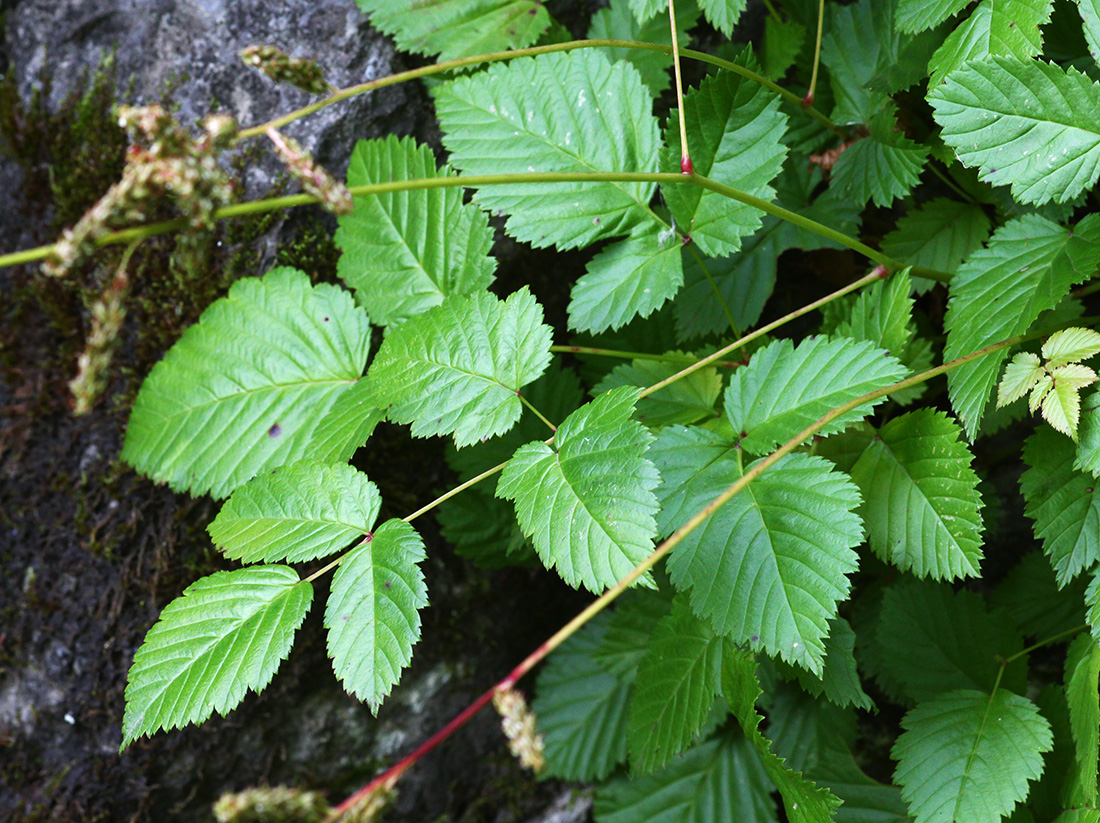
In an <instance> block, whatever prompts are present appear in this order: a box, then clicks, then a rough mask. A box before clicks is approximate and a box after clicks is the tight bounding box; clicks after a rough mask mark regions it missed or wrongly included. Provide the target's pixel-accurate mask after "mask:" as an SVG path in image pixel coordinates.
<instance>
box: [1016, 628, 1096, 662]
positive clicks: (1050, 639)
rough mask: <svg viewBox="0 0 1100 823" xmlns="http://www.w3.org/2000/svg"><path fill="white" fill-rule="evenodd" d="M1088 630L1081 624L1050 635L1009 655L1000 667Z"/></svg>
mask: <svg viewBox="0 0 1100 823" xmlns="http://www.w3.org/2000/svg"><path fill="white" fill-rule="evenodd" d="M1088 628H1089V626H1088V624H1087V623H1082V624H1081V625H1080V626H1074V627H1073V628H1072V629H1066V630H1065V631H1064V632H1058V634H1052V635H1051V636H1050V637H1048V638H1046V639H1045V640H1040V641H1039V642H1038V643H1032V644H1031V645H1030V646H1028V647H1027V648H1026V649H1020V651H1018V652H1016V654H1013V655H1010V656H1008V657H1006V658H1005V659H1004V660H1003V661H1002V662H1001V666H1002V667H1003V666H1007V665H1008V664H1009V663H1012V662H1014V661H1016V660H1018V659H1020V658H1021V657H1023V656H1024V655H1025V654H1031V653H1032V652H1033V651H1035V650H1036V649H1041V648H1043V646H1049V645H1050V644H1052V643H1059V642H1061V641H1062V640H1063V639H1064V638H1066V637H1071V636H1073V635H1075V634H1077V633H1078V632H1082V631H1086V630H1088Z"/></svg>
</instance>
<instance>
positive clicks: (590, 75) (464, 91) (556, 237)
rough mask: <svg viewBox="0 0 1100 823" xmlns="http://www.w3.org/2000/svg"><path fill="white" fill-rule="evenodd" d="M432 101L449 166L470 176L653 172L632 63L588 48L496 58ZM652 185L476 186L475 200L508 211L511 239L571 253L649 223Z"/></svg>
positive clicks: (652, 139) (649, 127)
mask: <svg viewBox="0 0 1100 823" xmlns="http://www.w3.org/2000/svg"><path fill="white" fill-rule="evenodd" d="M435 101H436V114H437V115H438V117H439V122H440V126H441V127H442V129H443V145H444V146H446V148H447V149H448V151H450V152H451V156H450V162H451V164H452V165H453V166H454V167H455V168H457V169H461V171H462V172H463V173H464V174H467V175H471V174H525V173H529V172H536V171H537V172H593V171H614V172H622V171H639V172H641V171H656V170H657V149H658V146H659V145H660V135H659V133H658V130H657V121H656V120H655V119H654V117H653V115H652V114H651V111H650V110H651V108H652V105H653V101H652V99H651V98H650V96H649V92H648V91H647V90H646V88H645V86H643V85H642V81H641V78H640V77H639V76H638V73H637V71H636V70H635V69H634V67H633V66H630V65H628V64H626V63H621V62H620V63H616V64H614V65H612V64H611V63H609V62H608V59H607V57H605V56H604V55H603V54H600V53H599V52H598V51H596V50H595V49H585V50H582V51H576V52H572V53H569V54H565V53H557V54H544V55H541V56H539V57H532V58H525V59H520V60H513V61H510V62H508V63H507V64H503V63H501V64H497V65H494V66H492V67H490V68H489V69H487V70H485V71H483V72H479V73H478V74H475V75H473V76H472V77H465V78H462V79H459V80H455V81H453V82H451V83H447V84H444V85H442V86H440V87H439V88H437V89H436V91H435ZM566 113H568V116H566ZM501 146H507V147H508V151H507V152H506V153H502V152H501ZM653 189H654V185H653V184H652V183H645V182H639V183H512V184H509V185H507V186H484V187H481V188H480V189H478V190H477V193H476V194H475V196H474V199H475V200H476V201H477V202H478V203H479V204H480V205H481V206H482V207H483V208H485V209H487V210H489V211H491V212H494V213H498V212H499V213H503V214H507V215H509V217H508V221H507V223H506V225H505V228H506V230H507V231H508V233H509V234H511V235H512V236H513V237H516V238H518V239H520V240H524V241H526V242H528V243H531V244H532V245H534V246H536V247H542V246H549V245H551V244H553V245H556V246H557V247H558V248H560V249H570V248H577V247H579V246H587V245H589V244H591V243H593V242H595V241H596V240H600V239H603V238H607V237H616V236H620V235H624V234H630V233H631V231H632V230H633V229H634V228H635V227H637V226H639V225H645V224H648V223H651V222H653V217H652V213H651V212H650V211H649V201H650V198H651V197H652V195H653Z"/></svg>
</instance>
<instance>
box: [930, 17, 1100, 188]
mask: <svg viewBox="0 0 1100 823" xmlns="http://www.w3.org/2000/svg"><path fill="white" fill-rule="evenodd" d="M1005 5H1006V6H1010V5H1012V4H1011V3H1006V4H1005ZM1048 5H1049V4H1048ZM1017 22H1019V21H1017ZM1022 28H1023V26H1022V25H1018V26H1016V27H1015V28H1014V29H1013V30H1014V31H1019V30H1020V29H1022ZM928 101H929V102H930V103H931V104H932V108H933V110H934V115H933V116H934V117H935V119H936V122H937V123H939V125H940V126H941V128H942V129H943V131H942V135H943V139H944V142H945V143H947V144H948V145H949V146H951V148H953V149H954V150H955V153H956V154H957V155H958V157H959V160H961V161H962V162H963V163H964V164H965V165H967V166H972V167H977V168H979V169H980V170H981V179H982V180H985V181H987V182H989V183H992V184H993V185H1002V184H1004V185H1011V186H1012V194H1013V195H1014V196H1015V197H1016V199H1017V200H1018V201H1020V202H1022V203H1038V204H1041V203H1046V202H1049V201H1051V200H1053V201H1055V202H1057V203H1064V202H1066V201H1068V200H1073V199H1074V198H1075V197H1077V195H1079V194H1080V193H1081V192H1082V191H1084V190H1086V189H1088V188H1091V187H1092V185H1093V184H1094V183H1095V182H1096V179H1097V177H1100V128H1098V127H1097V126H1096V123H1095V121H1094V120H1093V119H1091V118H1090V117H1088V115H1087V114H1086V112H1089V111H1091V110H1093V109H1095V108H1096V107H1098V106H1100V85H1098V84H1097V83H1095V82H1093V81H1092V80H1090V79H1089V78H1088V77H1087V76H1086V75H1084V74H1082V73H1080V72H1079V71H1077V70H1075V69H1073V68H1067V69H1062V68H1059V67H1058V66H1056V65H1052V64H1050V63H1044V62H1043V61H1041V60H1029V61H1027V62H1020V61H1019V60H1016V59H1014V58H1010V57H991V58H989V59H987V60H983V61H980V62H974V63H968V64H966V66H965V67H964V68H962V69H960V70H959V71H956V72H952V73H951V74H950V75H948V77H947V79H946V82H945V83H943V84H942V85H936V86H935V87H934V88H933V89H932V91H930V92H929V94H928Z"/></svg>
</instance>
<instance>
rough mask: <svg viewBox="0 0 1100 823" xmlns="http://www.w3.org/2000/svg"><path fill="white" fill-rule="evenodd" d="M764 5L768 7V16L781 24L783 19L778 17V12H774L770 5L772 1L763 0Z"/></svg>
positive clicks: (773, 7)
mask: <svg viewBox="0 0 1100 823" xmlns="http://www.w3.org/2000/svg"><path fill="white" fill-rule="evenodd" d="M764 5H765V6H767V7H768V14H770V15H771V16H772V18H773V19H774V20H775V21H776V22H778V23H782V22H783V18H782V17H780V15H779V12H778V11H776V9H775V6H773V5H772V0H764Z"/></svg>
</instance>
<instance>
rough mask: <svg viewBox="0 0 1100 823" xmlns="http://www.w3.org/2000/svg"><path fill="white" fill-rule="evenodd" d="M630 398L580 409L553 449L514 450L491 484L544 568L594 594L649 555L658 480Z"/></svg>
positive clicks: (617, 395) (618, 393)
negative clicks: (505, 501) (512, 506)
mask: <svg viewBox="0 0 1100 823" xmlns="http://www.w3.org/2000/svg"><path fill="white" fill-rule="evenodd" d="M636 398H637V391H636V390H634V389H631V388H621V389H615V390H614V391H610V392H608V393H607V394H604V395H601V396H600V397H597V398H596V399H595V400H593V401H592V402H591V403H589V404H588V405H586V406H582V407H581V408H580V409H578V410H577V411H575V412H573V414H571V415H569V417H568V418H566V420H565V422H564V423H562V424H561V425H560V426H559V427H558V431H557V435H556V437H555V443H554V448H551V447H550V446H548V445H546V444H545V443H528V444H527V445H525V446H521V447H520V448H519V449H518V450H517V451H516V453H515V455H514V456H513V457H512V460H511V461H510V462H509V463H508V465H507V466H506V467H505V469H504V471H503V472H502V473H501V475H500V482H499V483H498V484H497V496H498V497H503V498H506V499H508V500H512V501H514V502H515V504H516V518H517V519H518V520H519V524H520V527H521V528H522V529H523V533H524V534H526V535H527V536H528V537H529V538H530V539H531V542H533V543H534V544H535V550H536V551H537V552H538V554H539V557H540V558H541V559H542V562H543V563H544V564H545V565H546V567H547V568H550V569H552V568H556V569H557V570H558V573H559V574H560V575H561V576H562V578H563V579H564V580H565V582H566V583H568V584H569V585H571V586H577V585H578V584H583V585H584V586H585V587H586V588H587V589H589V590H590V591H592V592H595V593H597V594H598V593H600V592H602V591H603V590H604V589H605V588H607V587H609V586H613V585H615V584H616V583H617V582H618V581H619V580H620V579H621V578H622V577H623V576H625V575H626V574H627V572H629V571H630V570H631V569H633V568H634V566H636V565H637V564H638V563H639V562H641V561H642V560H643V559H644V558H645V557H647V556H648V555H649V553H650V551H651V550H652V548H653V537H654V536H655V535H656V533H657V526H656V522H655V520H654V515H655V514H656V512H657V498H656V496H655V495H654V494H653V489H654V488H655V487H656V486H657V483H658V482H659V477H658V475H657V470H656V468H655V467H654V465H653V463H651V462H650V461H649V460H648V459H646V457H645V451H646V447H647V446H648V445H649V443H650V442H651V440H652V435H650V434H649V432H648V431H647V430H646V428H645V427H644V426H642V425H641V424H640V423H638V422H637V421H635V420H633V419H631V418H632V415H633V412H634V404H635V401H636ZM647 579H648V578H647Z"/></svg>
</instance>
